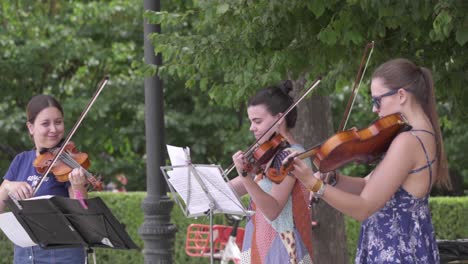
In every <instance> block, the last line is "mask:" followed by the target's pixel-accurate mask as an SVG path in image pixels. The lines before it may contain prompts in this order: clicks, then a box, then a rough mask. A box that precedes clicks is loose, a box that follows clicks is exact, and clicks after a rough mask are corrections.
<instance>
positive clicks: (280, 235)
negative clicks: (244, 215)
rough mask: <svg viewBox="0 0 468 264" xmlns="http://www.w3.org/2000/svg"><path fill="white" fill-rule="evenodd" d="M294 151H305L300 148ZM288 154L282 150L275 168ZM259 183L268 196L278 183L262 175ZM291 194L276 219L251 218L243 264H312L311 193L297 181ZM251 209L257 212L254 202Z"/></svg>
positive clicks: (245, 236) (258, 216)
mask: <svg viewBox="0 0 468 264" xmlns="http://www.w3.org/2000/svg"><path fill="white" fill-rule="evenodd" d="M291 148H294V149H295V150H298V151H304V149H303V148H302V147H300V146H297V145H293V146H291ZM287 155H288V152H286V151H280V152H279V153H278V154H277V155H276V157H275V159H274V161H273V166H275V167H276V168H279V167H280V166H281V161H282V160H283V159H284V158H285V157H286V156H287ZM288 177H289V176H288ZM257 183H258V185H259V186H260V187H261V188H262V190H264V191H265V192H267V193H269V192H270V191H271V188H272V187H273V184H275V183H273V182H272V181H271V180H270V179H268V178H267V177H262V176H261V175H259V176H257ZM291 194H292V195H290V196H289V199H288V201H287V203H286V205H285V207H284V208H283V211H281V213H280V215H279V216H278V217H277V218H276V219H275V220H273V221H270V220H268V219H267V218H266V217H264V216H263V214H262V213H261V211H258V210H257V211H256V213H255V214H254V215H253V216H252V217H251V218H250V219H248V221H247V224H246V226H245V233H244V242H243V246H242V252H241V255H242V258H241V262H242V263H253V264H257V263H258V264H260V263H267V264H276V263H277V264H287V263H294V264H296V263H297V264H306V263H312V259H311V255H312V226H311V218H310V211H309V210H308V208H307V205H308V199H309V192H308V191H307V189H306V188H305V187H304V186H303V185H302V184H301V183H300V182H299V181H298V180H297V181H296V183H295V185H294V188H293V190H292V192H291ZM250 207H251V208H250V209H252V210H255V204H254V203H253V201H252V200H251V203H250Z"/></svg>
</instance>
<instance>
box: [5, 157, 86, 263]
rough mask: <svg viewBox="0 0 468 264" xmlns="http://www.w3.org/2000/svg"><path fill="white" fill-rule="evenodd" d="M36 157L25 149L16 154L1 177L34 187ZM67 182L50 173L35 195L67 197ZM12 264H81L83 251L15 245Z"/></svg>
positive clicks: (37, 180) (37, 177) (36, 175)
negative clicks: (23, 182) (60, 180)
mask: <svg viewBox="0 0 468 264" xmlns="http://www.w3.org/2000/svg"><path fill="white" fill-rule="evenodd" d="M35 159H36V151H35V150H31V151H25V152H22V153H20V154H18V155H17V156H16V157H15V159H14V160H13V162H12V163H11V164H10V168H9V169H8V171H7V173H6V174H5V176H4V177H3V178H4V179H6V180H9V181H25V182H27V183H28V184H29V185H31V186H33V187H35V186H36V185H37V184H38V183H39V180H40V176H41V175H40V174H39V173H37V171H36V169H35V168H34V166H33V161H34V160H35ZM69 186H70V183H69V182H66V183H65V182H58V181H57V180H56V179H55V177H54V175H53V174H52V173H49V175H48V176H47V177H46V178H45V179H44V181H43V182H42V184H41V186H40V188H39V189H37V192H36V194H35V196H41V195H57V196H64V197H68V187H69ZM14 251H15V253H14V260H13V263H14V264H34V263H60V264H82V263H84V262H85V257H86V255H85V251H84V249H83V248H82V247H78V248H62V249H43V248H41V247H39V246H33V247H26V248H22V247H19V246H17V245H15V250H14Z"/></svg>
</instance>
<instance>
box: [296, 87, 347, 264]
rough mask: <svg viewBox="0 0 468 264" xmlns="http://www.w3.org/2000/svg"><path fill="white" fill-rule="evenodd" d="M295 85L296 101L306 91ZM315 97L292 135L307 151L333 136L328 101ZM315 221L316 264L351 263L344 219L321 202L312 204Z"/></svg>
mask: <svg viewBox="0 0 468 264" xmlns="http://www.w3.org/2000/svg"><path fill="white" fill-rule="evenodd" d="M296 84H297V85H296V86H295V89H294V90H295V93H296V96H295V97H296V98H299V96H300V95H302V94H303V91H304V89H302V87H303V85H300V84H299V82H298V83H296ZM306 88H308V87H306ZM317 89H320V86H319V87H317ZM313 93H314V95H312V96H310V97H307V98H305V99H304V100H303V101H302V102H301V103H299V105H298V106H297V107H298V119H297V123H296V127H295V129H294V131H293V132H294V136H295V137H296V139H297V141H298V142H299V143H302V145H304V147H305V148H306V149H308V148H311V147H312V146H315V145H316V144H318V143H320V142H322V141H324V140H326V139H327V138H329V137H330V136H332V135H333V133H334V132H333V131H334V130H333V123H332V114H331V107H330V102H329V98H328V97H324V96H319V95H316V93H315V92H313ZM312 219H313V220H314V221H317V222H318V225H317V226H315V227H314V228H313V230H312V245H313V250H314V252H313V261H314V263H317V264H322V263H348V255H347V250H346V248H347V245H346V231H345V224H344V217H343V215H342V214H341V213H340V212H338V211H337V210H335V209H334V208H332V207H331V206H329V205H328V204H327V203H325V202H324V201H319V202H318V203H314V204H313V208H312Z"/></svg>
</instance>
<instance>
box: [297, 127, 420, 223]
mask: <svg viewBox="0 0 468 264" xmlns="http://www.w3.org/2000/svg"><path fill="white" fill-rule="evenodd" d="M414 143H415V141H414V140H413V139H412V138H411V135H407V134H405V133H402V134H400V135H398V136H397V138H395V139H394V140H393V142H392V144H391V146H390V148H389V149H388V151H387V154H386V155H385V158H384V159H383V160H382V161H381V162H380V164H379V165H378V166H377V167H376V169H375V170H374V172H373V173H372V177H368V179H367V182H366V184H365V185H364V187H363V189H362V192H360V194H354V193H349V192H346V191H343V190H341V189H339V188H334V187H332V186H328V185H327V186H326V190H325V193H324V195H323V197H322V199H323V200H325V201H326V202H327V203H328V204H330V205H331V206H333V207H334V208H335V209H337V210H338V211H340V212H342V213H344V214H346V215H349V216H351V217H353V218H355V219H357V220H359V221H363V220H365V219H367V218H368V217H369V216H371V215H372V214H374V213H375V212H376V211H378V210H379V209H380V208H382V207H383V206H384V205H385V203H386V202H387V201H388V200H390V198H391V197H392V195H393V194H394V193H395V192H396V191H397V190H398V188H399V187H400V186H401V185H402V184H403V183H404V181H405V180H406V178H407V177H408V172H409V171H410V170H411V169H412V168H413V167H414V164H415V160H414V155H412V154H411V153H412V150H414V149H415V146H416V145H415V144H414ZM396 164H397V165H396ZM294 175H295V176H296V177H297V178H298V179H300V180H301V181H302V182H303V183H304V184H305V186H307V187H308V188H312V186H314V184H315V183H316V181H317V179H316V178H315V177H310V175H311V171H309V170H308V169H307V168H305V167H304V166H303V164H300V163H298V162H296V161H295V164H294Z"/></svg>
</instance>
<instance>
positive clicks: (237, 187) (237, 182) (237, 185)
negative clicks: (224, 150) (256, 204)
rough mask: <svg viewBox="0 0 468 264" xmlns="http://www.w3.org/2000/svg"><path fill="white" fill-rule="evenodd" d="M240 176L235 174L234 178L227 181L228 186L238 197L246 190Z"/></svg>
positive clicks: (245, 192)
mask: <svg viewBox="0 0 468 264" xmlns="http://www.w3.org/2000/svg"><path fill="white" fill-rule="evenodd" d="M241 177H242V176H237V177H235V178H234V179H232V180H230V181H229V186H230V187H231V189H233V190H234V191H235V192H236V193H237V195H238V196H239V197H242V196H244V195H246V194H247V190H246V189H245V187H244V184H243V183H242V179H241Z"/></svg>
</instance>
